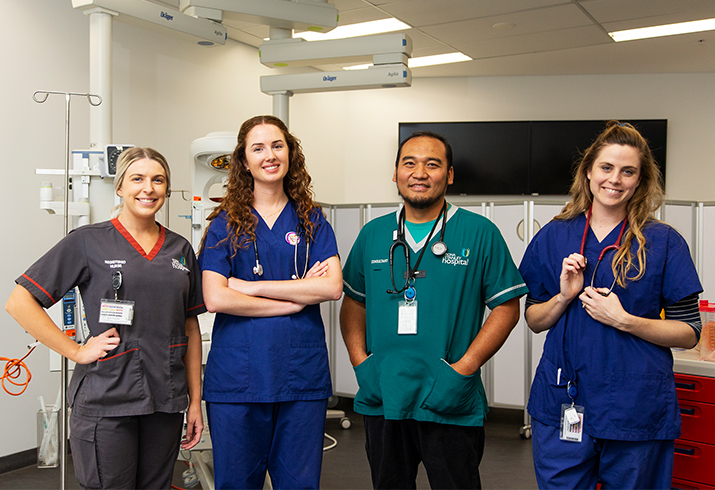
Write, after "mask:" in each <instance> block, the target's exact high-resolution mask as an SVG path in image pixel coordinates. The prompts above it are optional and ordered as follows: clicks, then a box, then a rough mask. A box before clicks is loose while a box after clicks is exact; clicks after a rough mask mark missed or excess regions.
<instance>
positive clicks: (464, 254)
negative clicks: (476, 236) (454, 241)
mask: <svg viewBox="0 0 715 490" xmlns="http://www.w3.org/2000/svg"><path fill="white" fill-rule="evenodd" d="M462 257H464V258H465V259H466V258H467V257H469V249H468V248H463V249H462Z"/></svg>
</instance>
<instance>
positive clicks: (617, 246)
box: [579, 208, 628, 296]
mask: <svg viewBox="0 0 715 490" xmlns="http://www.w3.org/2000/svg"><path fill="white" fill-rule="evenodd" d="M591 211H592V208H588V214H587V215H586V226H584V228H583V238H582V239H581V251H580V252H579V253H580V254H581V256H583V258H584V260H586V256H585V255H583V250H584V246H585V245H586V237H587V236H588V225H589V223H590V222H591ZM627 224H628V217H627V216H626V218H625V219H624V220H623V224H622V225H621V231H620V233H618V238H617V239H616V242H615V243H614V244H613V245H608V246H607V247H605V248H604V249H603V250H601V253H600V254H599V256H598V261H597V262H596V267H594V268H593V274H592V275H591V288H592V289H595V288H594V287H593V281H594V279H595V278H596V271H597V270H598V266H599V265H600V264H601V260H603V257H604V256H605V255H606V252H608V251H610V250H619V249H620V248H621V239H622V238H623V232H625V231H626V225H627ZM615 285H616V278H615V277H614V278H613V283H612V284H611V287H610V288H608V292H607V293H600V294H601V295H602V296H608V295H609V294H611V292H612V291H613V288H614V286H615Z"/></svg>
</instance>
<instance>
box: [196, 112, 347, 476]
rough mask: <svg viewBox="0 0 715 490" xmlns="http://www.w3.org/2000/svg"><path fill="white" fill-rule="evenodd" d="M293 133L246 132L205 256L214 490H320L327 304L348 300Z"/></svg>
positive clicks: (327, 389) (260, 128)
mask: <svg viewBox="0 0 715 490" xmlns="http://www.w3.org/2000/svg"><path fill="white" fill-rule="evenodd" d="M310 182H311V179H310V176H309V175H308V172H307V170H306V168H305V158H304V156H303V152H302V150H301V147H300V142H299V141H298V140H297V139H296V138H295V137H294V136H293V135H291V134H290V133H289V132H288V129H287V128H286V126H285V125H284V124H283V122H282V121H281V120H280V119H278V118H276V117H272V116H256V117H254V118H251V119H249V120H247V121H246V122H244V123H243V124H242V125H241V129H240V131H239V133H238V144H237V146H236V149H235V150H234V152H233V155H232V157H231V164H230V166H229V182H228V189H227V192H226V195H225V197H224V199H223V201H222V202H221V204H220V205H219V206H218V208H217V209H216V210H215V211H214V212H213V213H212V214H211V215H210V216H209V218H208V219H209V220H211V224H210V225H209V227H208V229H207V232H206V235H205V236H204V240H203V243H202V247H201V251H200V253H199V263H200V264H201V268H202V270H203V284H204V299H205V300H206V306H207V307H208V309H209V311H213V312H217V313H218V314H217V315H216V319H215V321H214V327H213V334H212V339H211V351H210V353H209V357H208V361H207V365H206V372H205V375H204V399H205V400H206V401H207V411H208V421H209V427H210V429H211V440H212V444H213V455H214V477H215V483H216V488H262V487H263V483H264V481H265V475H266V470H267V471H268V473H269V475H270V477H271V482H272V484H273V487H274V488H277V489H278V488H318V486H319V483H320V468H321V463H322V454H323V433H324V428H325V413H326V410H327V399H328V397H329V396H330V395H331V394H332V389H331V384H330V372H329V367H328V354H327V348H326V344H325V331H324V328H323V322H322V320H321V317H320V305H319V303H320V302H322V301H327V300H337V299H339V298H340V296H341V294H342V271H341V268H340V260H339V258H338V255H337V254H338V249H337V244H336V241H335V235H334V234H333V230H332V228H331V227H330V224H329V223H328V222H327V221H326V220H325V217H324V216H323V213H322V211H321V209H320V207H319V206H318V205H317V204H316V203H315V202H314V201H313V196H312V190H311V185H310Z"/></svg>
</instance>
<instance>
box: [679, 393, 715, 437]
mask: <svg viewBox="0 0 715 490" xmlns="http://www.w3.org/2000/svg"><path fill="white" fill-rule="evenodd" d="M679 404H680V420H681V429H682V431H681V434H680V438H681V439H687V440H688V441H697V442H705V443H708V444H712V443H713V442H715V405H713V404H710V403H700V402H694V401H689V400H680V401H679Z"/></svg>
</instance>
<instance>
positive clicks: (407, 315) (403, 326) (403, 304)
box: [397, 301, 417, 335]
mask: <svg viewBox="0 0 715 490" xmlns="http://www.w3.org/2000/svg"><path fill="white" fill-rule="evenodd" d="M397 333H398V334H400V335H414V334H416V333H417V301H400V310H399V315H398V319H397Z"/></svg>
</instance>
